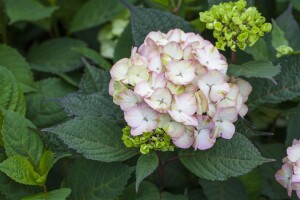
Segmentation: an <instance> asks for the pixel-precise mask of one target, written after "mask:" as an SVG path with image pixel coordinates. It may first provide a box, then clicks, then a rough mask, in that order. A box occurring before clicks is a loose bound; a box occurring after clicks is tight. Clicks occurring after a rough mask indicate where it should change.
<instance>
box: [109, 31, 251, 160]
mask: <svg viewBox="0 0 300 200" xmlns="http://www.w3.org/2000/svg"><path fill="white" fill-rule="evenodd" d="M227 69H228V64H227V62H226V59H225V57H224V56H223V55H222V54H220V52H219V51H218V49H217V48H216V47H214V46H213V45H212V44H211V43H210V42H209V41H207V40H205V39H203V38H202V37H201V36H199V35H197V34H195V33H184V32H183V31H182V30H180V29H174V30H170V31H169V32H168V33H162V32H159V31H158V32H151V33H149V35H148V36H147V37H146V39H145V41H144V43H143V44H142V45H141V46H140V47H139V48H137V47H135V48H133V49H132V53H131V57H130V58H123V59H121V60H119V61H118V62H117V63H116V64H115V65H114V66H113V67H112V69H111V77H112V79H111V81H110V86H109V92H110V95H112V96H113V98H114V102H115V103H116V104H118V105H120V108H121V109H122V110H123V111H124V116H125V120H126V122H127V124H128V127H126V128H125V129H123V132H124V135H123V138H122V139H123V141H124V143H125V145H126V146H127V147H140V151H141V153H144V154H145V153H148V152H149V150H151V149H154V150H162V151H167V150H173V146H174V145H175V146H176V147H178V148H183V149H185V148H190V147H192V146H193V148H194V149H195V150H206V149H209V148H211V147H213V145H214V144H215V142H216V139H217V138H224V139H231V138H232V137H233V135H234V133H235V126H234V124H233V123H234V122H236V120H237V118H238V115H240V116H241V117H244V116H245V115H246V113H247V111H248V108H247V106H246V104H245V102H246V101H247V99H248V95H249V94H250V92H251V90H252V87H251V85H250V84H249V83H248V82H247V81H245V80H243V79H240V78H235V77H229V76H227V75H226V72H227ZM129 132H130V134H129Z"/></svg>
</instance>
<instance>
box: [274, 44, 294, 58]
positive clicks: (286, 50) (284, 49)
mask: <svg viewBox="0 0 300 200" xmlns="http://www.w3.org/2000/svg"><path fill="white" fill-rule="evenodd" d="M276 51H277V54H276V57H277V58H280V57H282V56H284V55H288V54H292V53H293V52H294V49H293V48H292V47H290V46H287V45H280V46H279V47H277V48H276Z"/></svg>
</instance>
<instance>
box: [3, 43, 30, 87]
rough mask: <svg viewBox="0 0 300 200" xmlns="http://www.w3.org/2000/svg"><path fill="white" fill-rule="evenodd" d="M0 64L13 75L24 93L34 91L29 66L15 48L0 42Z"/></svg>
mask: <svg viewBox="0 0 300 200" xmlns="http://www.w3.org/2000/svg"><path fill="white" fill-rule="evenodd" d="M0 65H1V66H3V67H6V69H7V70H9V71H10V72H11V73H12V74H13V75H14V76H15V78H16V79H17V81H18V82H19V84H20V85H21V88H22V90H23V91H24V92H25V93H26V92H32V91H35V88H34V86H33V84H34V82H33V77H32V74H31V72H30V66H29V64H28V63H27V62H26V60H25V59H24V58H23V57H22V56H21V55H20V54H19V52H18V51H17V50H15V49H13V48H11V47H8V46H6V45H1V44H0Z"/></svg>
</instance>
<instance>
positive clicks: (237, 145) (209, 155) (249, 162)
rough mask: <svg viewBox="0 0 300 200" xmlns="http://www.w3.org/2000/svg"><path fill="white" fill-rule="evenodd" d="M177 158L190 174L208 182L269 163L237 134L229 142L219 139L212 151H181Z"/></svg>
mask: <svg viewBox="0 0 300 200" xmlns="http://www.w3.org/2000/svg"><path fill="white" fill-rule="evenodd" d="M179 158H180V161H181V162H182V163H183V165H184V166H185V167H186V168H188V169H189V170H190V171H191V172H193V173H194V174H196V175H197V176H198V177H200V178H204V179H208V180H226V179H228V178H230V177H236V176H239V175H242V174H245V173H247V172H249V171H250V170H252V169H253V168H255V167H256V166H258V165H261V164H263V163H265V162H269V161H270V159H266V158H264V157H262V156H261V154H260V153H259V151H258V150H257V149H256V147H255V146H254V145H253V144H252V143H251V142H250V141H249V140H248V139H247V138H246V137H245V136H243V135H241V134H239V133H235V135H234V137H233V138H232V139H230V140H225V139H219V140H218V141H217V143H216V145H215V146H214V147H213V148H212V149H209V150H206V151H194V150H182V151H180V152H179Z"/></svg>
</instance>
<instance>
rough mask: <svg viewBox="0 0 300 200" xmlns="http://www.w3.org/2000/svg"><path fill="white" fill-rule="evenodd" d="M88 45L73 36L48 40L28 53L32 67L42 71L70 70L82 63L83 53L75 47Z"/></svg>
mask: <svg viewBox="0 0 300 200" xmlns="http://www.w3.org/2000/svg"><path fill="white" fill-rule="evenodd" d="M81 47H86V43H84V42H83V41H80V40H76V39H71V38H57V39H51V40H47V41H46V42H43V43H41V44H39V45H37V46H34V47H33V48H32V49H31V50H30V52H29V55H28V61H29V62H30V63H31V67H32V68H33V69H35V70H37V71H41V72H51V73H60V72H70V71H73V70H75V69H77V68H78V67H80V65H81V59H80V58H81V55H80V54H79V53H77V52H75V51H72V49H73V48H81Z"/></svg>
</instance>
